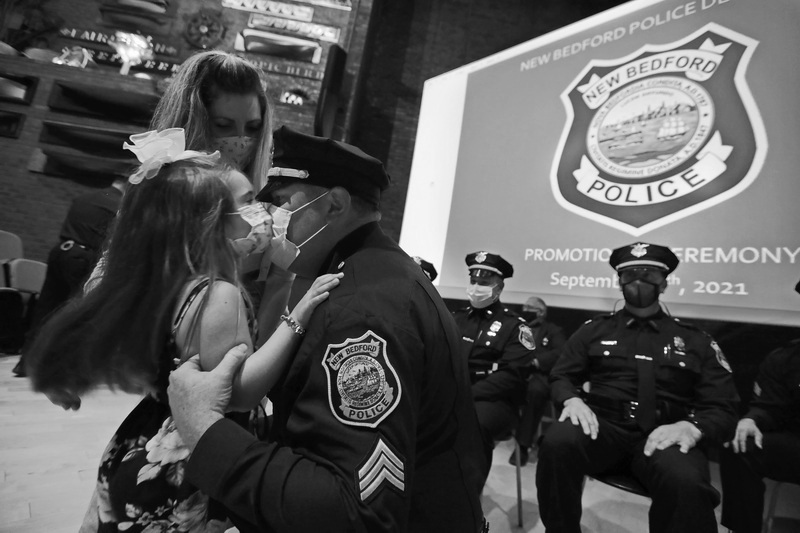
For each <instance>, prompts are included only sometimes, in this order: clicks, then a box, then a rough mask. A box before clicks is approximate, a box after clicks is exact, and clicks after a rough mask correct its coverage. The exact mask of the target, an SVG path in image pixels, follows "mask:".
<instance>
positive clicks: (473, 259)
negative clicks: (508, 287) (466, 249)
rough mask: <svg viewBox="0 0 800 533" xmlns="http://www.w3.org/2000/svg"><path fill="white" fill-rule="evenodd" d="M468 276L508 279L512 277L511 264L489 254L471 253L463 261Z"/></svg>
mask: <svg viewBox="0 0 800 533" xmlns="http://www.w3.org/2000/svg"><path fill="white" fill-rule="evenodd" d="M464 260H465V261H466V263H467V268H468V269H469V273H470V274H474V275H475V276H478V277H479V278H484V277H488V276H492V275H497V276H501V277H503V278H510V277H511V276H513V275H514V267H512V266H511V263H509V262H508V261H506V260H505V259H503V258H502V257H500V256H499V255H497V254H491V253H489V252H473V253H471V254H469V255H467V257H466V258H465V259H464Z"/></svg>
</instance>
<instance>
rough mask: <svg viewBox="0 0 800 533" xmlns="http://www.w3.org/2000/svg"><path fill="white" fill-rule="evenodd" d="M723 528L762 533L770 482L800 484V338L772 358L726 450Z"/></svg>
mask: <svg viewBox="0 0 800 533" xmlns="http://www.w3.org/2000/svg"><path fill="white" fill-rule="evenodd" d="M719 467H720V478H721V480H722V525H724V526H726V527H728V528H730V529H731V530H732V531H734V532H735V533H759V532H760V531H761V523H762V522H761V517H762V515H763V514H764V489H765V486H764V481H763V478H764V477H765V476H766V477H769V478H771V479H774V480H777V481H788V482H791V483H798V484H800V339H795V340H793V341H792V342H790V343H789V344H788V345H786V346H783V347H781V348H778V349H777V350H775V351H773V352H771V353H770V354H769V355H767V357H766V359H764V361H763V362H762V363H761V366H760V367H759V372H758V376H757V377H756V381H755V385H754V386H753V399H752V401H751V402H750V405H749V409H748V411H747V414H745V416H744V417H742V419H741V420H739V424H738V425H737V426H736V436H735V437H734V439H733V440H732V441H731V442H730V443H729V444H728V445H727V447H726V448H724V449H722V450H721V451H720V458H719Z"/></svg>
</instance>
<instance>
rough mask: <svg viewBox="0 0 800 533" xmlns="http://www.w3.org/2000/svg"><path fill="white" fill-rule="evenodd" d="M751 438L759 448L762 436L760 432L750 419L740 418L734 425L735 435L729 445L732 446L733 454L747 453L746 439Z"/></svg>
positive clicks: (754, 422)
mask: <svg viewBox="0 0 800 533" xmlns="http://www.w3.org/2000/svg"><path fill="white" fill-rule="evenodd" d="M749 437H753V439H755V441H756V446H758V447H759V448H761V447H762V446H761V442H762V440H763V439H764V435H763V434H762V433H761V430H760V429H758V426H756V421H755V420H753V419H752V418H742V419H741V420H739V423H738V424H736V435H735V436H734V437H733V440H732V441H731V444H732V445H733V452H734V453H745V452H746V451H747V439H748V438H749Z"/></svg>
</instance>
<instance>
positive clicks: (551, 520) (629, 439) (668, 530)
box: [536, 418, 719, 533]
mask: <svg viewBox="0 0 800 533" xmlns="http://www.w3.org/2000/svg"><path fill="white" fill-rule="evenodd" d="M598 420H599V423H600V424H599V427H600V429H599V432H598V435H597V439H596V440H592V439H591V438H590V437H588V436H587V435H584V434H583V430H582V429H581V428H580V426H573V425H572V422H570V421H569V420H566V421H564V422H554V423H553V425H551V426H550V428H549V429H548V431H547V433H545V436H544V440H543V441H542V443H541V446H540V448H539V462H538V465H537V467H536V490H537V492H538V495H539V512H540V515H541V518H542V523H543V524H544V525H545V528H546V531H547V533H580V532H581V527H580V521H581V513H582V506H581V497H582V495H583V481H584V476H586V475H591V474H599V473H601V472H604V471H608V470H618V469H629V470H630V472H631V473H632V474H633V476H634V477H635V478H637V479H638V480H639V481H640V482H641V483H642V484H643V485H644V486H645V487H646V488H647V490H648V491H649V493H650V495H651V497H652V499H653V501H652V504H651V506H650V514H649V522H650V533H685V532H687V531H691V532H693V533H716V532H717V522H716V517H715V516H714V508H715V507H716V506H717V504H718V503H719V501H718V495H717V492H716V490H715V489H714V488H713V487H712V486H711V475H710V473H709V468H708V459H707V458H706V455H705V453H704V451H703V450H701V449H700V448H698V447H695V448H692V449H691V450H689V452H688V453H686V454H683V453H681V452H680V449H679V448H678V447H677V446H672V447H670V448H667V449H666V450H661V451H659V450H656V451H655V453H653V455H652V456H651V457H646V456H645V455H644V453H643V450H644V445H645V442H646V441H647V434H645V433H644V432H642V431H641V430H639V429H638V427H636V426H635V424H631V425H628V424H625V425H618V424H616V423H613V424H612V423H610V422H608V421H606V420H604V419H599V418H598Z"/></svg>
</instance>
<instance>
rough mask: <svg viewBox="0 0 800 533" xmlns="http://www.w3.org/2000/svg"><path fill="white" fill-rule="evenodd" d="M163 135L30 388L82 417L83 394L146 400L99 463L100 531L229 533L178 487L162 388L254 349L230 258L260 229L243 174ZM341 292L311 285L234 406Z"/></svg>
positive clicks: (37, 360)
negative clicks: (173, 378)
mask: <svg viewBox="0 0 800 533" xmlns="http://www.w3.org/2000/svg"><path fill="white" fill-rule="evenodd" d="M163 133H164V132H162V134H163ZM148 135H149V136H150V137H147V136H148ZM170 135H171V137H170ZM170 135H166V136H165V135H160V134H155V132H150V133H148V134H145V136H144V137H147V138H145V139H144V140H145V141H149V142H143V143H142V146H145V145H149V146H150V148H149V149H147V150H143V152H142V153H137V156H139V157H140V159H144V162H143V164H142V166H141V168H140V169H139V171H137V173H136V174H134V175H133V176H132V177H131V179H130V181H131V185H130V187H129V189H128V191H127V192H126V194H125V196H124V198H123V202H122V207H121V209H120V212H119V214H118V216H117V220H116V224H115V227H114V230H113V233H112V236H111V237H110V239H109V241H108V244H107V246H108V249H107V251H106V265H105V272H104V275H103V276H102V278H101V280H100V281H99V282H98V284H97V285H96V286H95V288H94V289H93V290H91V291H89V292H88V293H87V294H85V295H84V296H82V297H80V298H78V299H75V300H72V301H71V302H70V303H69V304H68V306H67V307H65V308H64V309H62V310H61V311H59V312H58V313H56V314H55V315H54V316H53V317H52V318H51V320H49V321H48V322H47V323H46V324H45V326H44V327H43V329H42V332H41V334H40V335H39V336H38V338H37V341H36V343H35V344H34V346H33V347H32V350H31V352H30V357H31V359H30V368H31V377H32V381H33V385H34V388H35V390H37V391H41V392H44V393H45V394H46V395H47V396H48V397H49V398H50V399H51V401H53V403H56V404H58V405H61V406H62V407H64V408H65V409H68V408H69V409H77V408H78V407H80V397H81V395H83V394H84V393H85V392H86V391H88V390H89V389H91V388H93V387H95V386H97V385H100V384H108V385H110V386H112V387H119V388H121V389H123V390H125V391H128V392H146V393H147V396H146V397H145V398H144V399H143V400H142V401H141V402H140V403H139V405H138V406H137V407H136V408H134V410H133V411H132V412H131V413H130V414H129V415H128V417H127V418H126V419H125V421H124V422H123V423H122V425H121V426H120V427H119V429H118V430H117V432H116V434H115V435H114V437H113V438H112V439H111V442H110V443H109V445H108V447H107V449H106V451H105V453H104V454H103V457H102V460H101V464H100V468H99V473H98V485H97V513H98V514H99V524H98V531H100V532H106V531H114V532H116V531H127V532H138V531H148V532H154V531H192V532H194V531H224V530H225V522H224V516H223V515H222V514H220V513H218V511H217V510H216V509H215V507H214V506H213V505H212V506H209V501H208V498H207V497H206V496H205V495H203V494H202V493H200V492H198V491H197V490H196V489H194V488H193V487H192V486H190V485H189V484H188V483H186V482H185V481H184V479H183V468H184V465H185V462H186V461H187V460H188V456H189V452H188V450H187V449H186V448H185V447H184V446H183V443H182V441H181V438H180V435H179V434H178V433H177V431H176V430H175V426H174V424H173V422H172V418H171V416H170V411H169V404H168V401H167V396H166V390H167V383H168V376H169V372H170V371H171V370H172V369H174V368H176V367H177V365H179V364H180V363H181V362H183V361H185V360H186V359H188V358H189V357H190V356H192V355H194V354H196V353H199V354H200V362H201V365H202V367H203V368H204V369H210V368H213V367H215V366H216V365H217V364H218V363H219V361H220V360H221V359H222V356H223V355H224V354H225V352H226V351H227V350H228V349H230V348H232V347H233V346H236V345H239V344H242V343H244V344H246V345H247V346H248V347H249V349H250V350H251V351H252V347H253V343H252V338H253V337H254V334H255V331H254V330H253V328H252V324H253V320H252V312H251V309H250V308H249V307H248V298H247V296H246V293H245V292H243V291H242V289H241V287H240V286H239V283H238V281H237V280H238V279H239V276H238V272H237V270H238V262H239V260H240V258H239V257H237V253H236V251H235V250H237V249H238V250H240V251H243V252H245V253H246V252H247V251H250V250H253V249H256V248H258V246H259V243H260V242H262V241H263V238H264V234H265V232H266V234H267V235H268V231H267V230H268V224H266V223H265V222H264V220H265V218H266V217H263V214H262V218H260V219H259V218H258V212H259V208H260V205H259V204H253V192H252V187H251V185H250V182H249V181H248V180H247V178H246V177H245V176H244V175H243V174H242V173H241V172H239V171H238V170H236V169H235V168H233V167H231V166H228V165H224V164H223V165H220V164H219V162H218V161H217V160H218V158H219V154H216V153H215V154H203V153H198V152H185V151H184V150H183V139H182V132H181V138H180V139H176V138H175V135H172V134H170ZM176 143H177V144H178V146H177V147H176V146H175V144H176ZM137 144H138V143H137ZM167 144H169V145H171V146H172V147H171V148H164V147H165V146H166V145H167ZM144 152H147V153H144ZM253 212H255V214H256V217H255V218H254V217H253V214H254V213H253ZM254 226H255V227H254ZM248 243H249V244H252V246H250V245H248ZM338 282H339V280H338V276H333V275H326V276H322V277H320V278H318V279H317V280H316V281H315V282H314V284H313V286H312V287H311V289H310V290H309V291H308V293H306V295H305V296H304V297H303V299H302V300H301V301H300V302H299V303H298V305H297V306H296V307H295V309H294V310H293V311H292V313H291V314H290V315H289V316H287V317H285V318H284V320H283V321H282V322H281V325H280V326H279V327H278V329H277V330H276V331H275V333H274V334H273V335H272V337H270V339H269V340H268V341H267V342H266V344H265V345H264V346H263V347H262V348H261V349H259V350H258V351H256V352H255V353H253V354H252V355H251V356H250V357H249V358H248V360H247V361H246V362H245V363H244V364H243V366H242V370H241V372H240V373H239V375H238V376H237V377H236V380H235V383H234V392H233V398H232V402H231V410H247V409H250V408H252V407H253V406H254V405H256V404H257V403H258V401H259V400H260V399H261V398H263V397H264V395H265V394H266V393H267V391H268V390H269V389H270V388H271V386H272V385H273V384H274V383H275V381H276V380H277V378H278V376H279V375H280V372H281V370H282V368H283V366H284V364H285V363H286V362H287V361H288V359H289V358H290V357H291V353H292V350H293V348H295V345H296V343H297V341H298V340H299V337H300V335H299V334H298V333H297V332H298V331H302V325H303V324H305V323H307V321H308V319H309V318H310V316H311V313H312V311H313V310H314V308H315V307H316V306H317V305H318V304H319V303H320V302H321V301H322V300H324V299H325V298H327V296H328V291H329V290H330V289H332V288H333V287H335V286H336V285H337V284H338Z"/></svg>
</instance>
